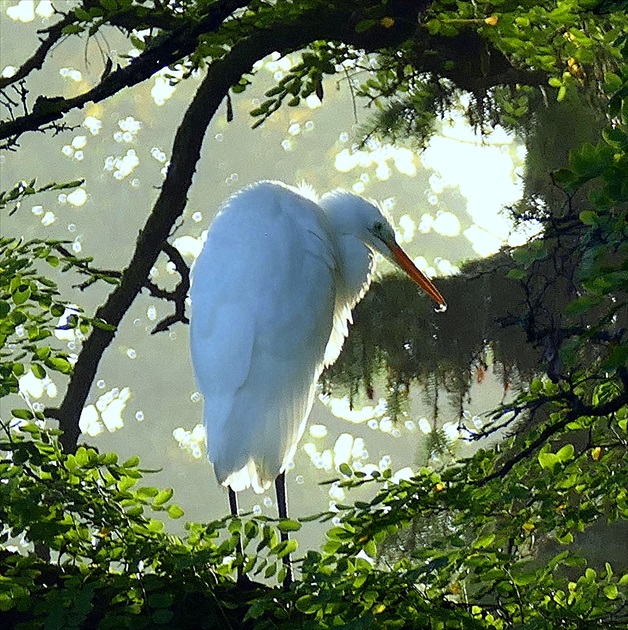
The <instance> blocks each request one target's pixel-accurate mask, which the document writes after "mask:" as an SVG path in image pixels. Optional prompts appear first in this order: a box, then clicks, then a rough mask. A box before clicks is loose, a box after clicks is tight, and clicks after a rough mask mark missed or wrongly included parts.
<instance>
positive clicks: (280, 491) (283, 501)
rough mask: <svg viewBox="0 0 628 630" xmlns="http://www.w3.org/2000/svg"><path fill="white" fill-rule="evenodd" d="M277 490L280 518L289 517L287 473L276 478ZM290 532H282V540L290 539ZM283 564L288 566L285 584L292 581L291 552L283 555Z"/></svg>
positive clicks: (287, 584)
mask: <svg viewBox="0 0 628 630" xmlns="http://www.w3.org/2000/svg"><path fill="white" fill-rule="evenodd" d="M275 492H276V494H277V511H278V512H279V518H288V499H287V495H286V473H283V472H282V473H279V476H278V477H277V479H275ZM289 538H290V536H288V532H281V540H282V541H284V540H286V541H287V540H289ZM283 564H284V566H285V568H286V577H285V579H284V581H283V585H284V586H289V585H290V584H291V583H292V560H291V559H290V554H288V555H286V556H284V557H283Z"/></svg>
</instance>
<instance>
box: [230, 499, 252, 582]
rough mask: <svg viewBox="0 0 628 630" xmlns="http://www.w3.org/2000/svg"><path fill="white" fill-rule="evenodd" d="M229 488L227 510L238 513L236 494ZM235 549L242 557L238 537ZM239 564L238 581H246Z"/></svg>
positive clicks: (242, 553)
mask: <svg viewBox="0 0 628 630" xmlns="http://www.w3.org/2000/svg"><path fill="white" fill-rule="evenodd" d="M228 490H229V510H230V511H231V515H232V516H237V515H238V495H237V494H236V493H235V492H234V491H233V490H232V489H231V488H228ZM236 551H237V552H238V555H239V556H241V557H242V558H244V549H243V548H242V538H239V539H238V546H237V547H236ZM242 566H243V565H241V564H239V565H238V582H242V581H243V580H244V581H246V580H248V578H247V577H246V576H245V575H244V573H243V572H242Z"/></svg>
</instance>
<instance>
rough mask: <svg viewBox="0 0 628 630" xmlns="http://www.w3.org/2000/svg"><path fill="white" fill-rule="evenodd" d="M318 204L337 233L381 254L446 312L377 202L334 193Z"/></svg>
mask: <svg viewBox="0 0 628 630" xmlns="http://www.w3.org/2000/svg"><path fill="white" fill-rule="evenodd" d="M319 203H320V205H321V207H323V208H324V209H325V211H326V212H327V213H328V214H330V215H331V216H333V224H334V227H335V229H337V230H339V231H340V232H341V233H342V234H345V235H351V236H355V237H356V238H358V239H359V240H360V241H362V242H363V243H364V244H365V245H366V246H367V247H369V248H370V249H372V250H373V251H375V252H379V253H380V254H381V255H382V256H384V258H386V259H387V260H389V261H390V262H391V263H393V264H394V265H395V266H396V267H398V268H399V269H401V270H402V271H403V272H404V273H405V274H406V275H407V276H408V277H409V278H410V279H411V280H412V281H413V282H414V283H415V284H417V285H418V286H419V287H421V289H423V290H424V291H425V292H426V293H427V294H428V295H429V296H430V297H431V298H432V299H433V300H434V301H435V302H436V303H437V304H438V305H439V307H440V309H441V310H444V309H446V308H447V304H446V302H445V299H444V298H443V296H442V295H441V294H440V292H439V291H438V289H437V288H436V287H435V286H434V285H433V284H432V282H431V281H430V280H429V278H427V277H426V276H425V275H424V274H423V273H422V272H421V271H420V270H419V269H418V268H417V267H416V265H415V264H414V263H413V262H412V260H410V258H409V257H408V255H407V254H406V253H405V252H404V251H403V249H401V246H400V245H399V244H398V243H397V240H396V238H395V230H394V229H393V226H392V223H391V221H390V219H389V217H388V216H387V215H386V213H385V211H383V210H382V209H381V208H380V207H379V206H378V205H377V204H376V203H375V202H371V201H368V200H366V199H364V198H363V197H360V196H359V195H355V194H353V193H349V192H346V191H342V190H335V191H333V192H330V193H327V194H326V195H323V197H322V198H321V200H320V202H319Z"/></svg>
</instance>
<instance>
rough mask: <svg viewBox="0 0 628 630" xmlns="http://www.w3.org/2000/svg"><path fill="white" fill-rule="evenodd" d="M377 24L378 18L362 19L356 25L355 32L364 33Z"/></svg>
mask: <svg viewBox="0 0 628 630" xmlns="http://www.w3.org/2000/svg"><path fill="white" fill-rule="evenodd" d="M376 24H377V20H360V21H359V22H358V23H357V24H356V25H355V32H356V33H364V32H365V31H368V30H369V29H371V28H373V27H374V26H375V25H376Z"/></svg>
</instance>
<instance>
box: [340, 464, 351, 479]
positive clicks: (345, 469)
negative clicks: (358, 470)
mask: <svg viewBox="0 0 628 630" xmlns="http://www.w3.org/2000/svg"><path fill="white" fill-rule="evenodd" d="M338 470H339V471H340V472H341V473H342V474H343V475H344V476H345V477H351V476H352V475H353V470H351V466H349V464H347V463H346V462H343V463H342V464H340V466H338Z"/></svg>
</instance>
